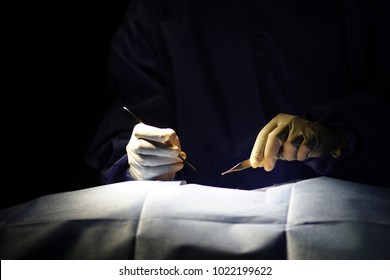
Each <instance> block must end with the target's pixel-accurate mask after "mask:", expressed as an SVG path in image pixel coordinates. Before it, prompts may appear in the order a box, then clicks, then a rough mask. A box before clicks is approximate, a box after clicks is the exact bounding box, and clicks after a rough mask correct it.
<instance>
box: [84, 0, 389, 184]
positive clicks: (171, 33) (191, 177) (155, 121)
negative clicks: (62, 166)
mask: <svg viewBox="0 0 390 280" xmlns="http://www.w3.org/2000/svg"><path fill="white" fill-rule="evenodd" d="M389 2H390V1H387V0H377V1H375V0H367V1H365V0H317V1H312V0H295V1H291V0H275V1H271V0H268V1H264V0H224V1H222V0H196V1H192V0H177V1H175V0H140V1H137V0H134V1H132V3H131V5H130V7H129V9H128V11H127V13H126V15H125V18H124V21H123V24H122V25H121V26H120V27H119V29H118V31H117V32H116V33H115V35H114V36H113V38H112V48H111V52H110V55H109V75H110V79H111V87H112V93H113V94H115V96H116V100H115V102H114V104H113V105H112V107H110V109H109V110H108V112H107V115H106V116H105V117H104V118H103V120H102V123H101V126H100V128H99V129H98V131H97V133H96V137H95V139H94V140H93V141H92V143H91V146H90V149H89V150H88V152H87V155H86V158H87V161H88V163H89V164H90V165H91V166H92V167H94V168H96V170H97V171H98V172H100V174H101V177H102V183H103V184H106V183H114V182H118V181H124V180H131V178H130V177H129V174H128V168H129V166H128V163H127V156H126V150H125V147H126V144H127V143H128V141H129V139H130V136H131V132H132V128H133V126H134V125H135V124H136V122H135V121H134V120H132V119H131V117H130V116H129V114H128V113H126V112H125V111H124V110H123V108H122V107H123V106H127V107H128V108H130V109H131V110H132V111H134V113H135V114H136V115H138V116H139V117H140V118H141V119H142V120H143V121H144V122H145V123H147V124H149V125H153V126H158V127H163V128H165V127H170V128H173V129H174V130H175V131H176V132H177V134H178V137H179V139H180V141H181V146H182V149H183V151H185V152H186V153H187V159H188V160H189V161H190V162H191V163H192V164H193V165H195V166H196V167H197V169H198V172H194V171H193V170H192V169H191V168H189V167H188V166H185V167H184V168H183V169H182V171H181V172H179V173H178V178H177V179H184V180H186V181H187V182H188V183H197V184H205V185H209V186H218V187H226V188H240V189H255V188H261V187H264V186H270V185H274V184H279V183H283V182H288V181H292V180H300V179H307V178H312V177H318V176H330V177H335V178H340V179H345V180H351V181H358V182H363V183H368V184H374V185H380V186H387V187H388V186H390V185H389V184H390V180H389V179H390V170H389V166H390V165H389V159H390V153H389V150H390V149H389V144H388V142H389V132H390V125H389V124H390V121H389V116H388V115H389V112H390V110H389V92H390V90H389V88H390V87H389V85H390V83H389V81H390V56H389V52H390V44H389V38H390V32H389V28H390V22H389V19H390V10H389V6H390V3H389ZM278 113H288V114H295V115H300V116H303V117H305V118H308V119H310V120H313V121H319V122H321V123H323V124H325V125H327V126H338V127H341V128H343V129H345V131H346V132H347V133H348V135H349V136H350V142H349V143H348V145H347V147H345V149H344V150H343V155H342V156H340V157H339V158H337V159H333V158H331V157H324V158H320V159H308V160H306V161H304V162H299V161H290V162H287V161H282V160H279V161H277V163H276V167H275V169H274V170H273V171H271V172H266V171H264V170H263V169H262V168H257V169H252V168H250V169H247V170H245V171H241V172H234V173H231V174H227V175H224V176H221V172H223V171H225V170H227V169H229V168H230V167H232V166H233V165H235V164H236V163H238V162H240V161H241V160H244V159H247V158H249V156H250V152H251V149H252V147H253V144H254V142H255V139H256V137H257V135H258V133H259V131H260V130H261V128H262V127H263V126H264V125H265V124H266V123H267V122H269V121H270V120H271V119H272V118H273V117H274V116H276V115H277V114H278Z"/></svg>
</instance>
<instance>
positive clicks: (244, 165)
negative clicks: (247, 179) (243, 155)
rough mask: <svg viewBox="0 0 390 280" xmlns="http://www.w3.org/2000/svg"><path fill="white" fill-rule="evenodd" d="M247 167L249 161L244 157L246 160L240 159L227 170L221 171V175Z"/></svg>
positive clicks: (249, 164)
mask: <svg viewBox="0 0 390 280" xmlns="http://www.w3.org/2000/svg"><path fill="white" fill-rule="evenodd" d="M249 167H251V163H250V161H249V159H246V160H244V161H241V162H240V163H238V164H236V165H235V166H233V167H232V168H230V169H229V170H226V171H225V172H222V173H221V175H225V174H228V173H230V172H235V171H241V170H244V169H247V168H249Z"/></svg>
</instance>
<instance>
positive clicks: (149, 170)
mask: <svg viewBox="0 0 390 280" xmlns="http://www.w3.org/2000/svg"><path fill="white" fill-rule="evenodd" d="M126 152H127V156H128V162H129V165H130V174H131V176H132V177H133V178H134V179H136V180H152V179H153V180H154V179H155V180H173V178H174V177H175V173H176V172H177V171H179V170H180V169H182V168H183V161H182V160H181V159H180V158H179V155H180V156H181V157H182V158H183V159H185V158H186V154H185V153H184V152H183V151H181V147H180V141H179V138H178V137H177V135H176V133H175V131H174V130H172V129H170V128H157V127H154V126H149V125H146V124H143V123H139V124H137V125H136V126H134V129H133V133H132V135H131V138H130V141H129V143H128V144H127V146H126Z"/></svg>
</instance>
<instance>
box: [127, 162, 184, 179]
mask: <svg viewBox="0 0 390 280" xmlns="http://www.w3.org/2000/svg"><path fill="white" fill-rule="evenodd" d="M182 168H183V163H182V162H178V163H174V164H168V165H159V166H148V167H145V166H138V165H131V166H130V174H131V176H132V177H133V178H135V179H136V180H151V179H156V178H158V177H159V176H161V177H164V178H167V179H172V178H173V177H174V175H175V173H176V172H178V171H179V170H181V169H182Z"/></svg>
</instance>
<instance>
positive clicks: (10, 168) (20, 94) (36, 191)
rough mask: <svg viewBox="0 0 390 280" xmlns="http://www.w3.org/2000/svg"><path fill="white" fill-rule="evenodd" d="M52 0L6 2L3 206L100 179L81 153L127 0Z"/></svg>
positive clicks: (101, 99)
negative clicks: (47, 0) (9, 5)
mask: <svg viewBox="0 0 390 280" xmlns="http://www.w3.org/2000/svg"><path fill="white" fill-rule="evenodd" d="M54 2H55V3H48V4H45V5H39V4H37V3H29V4H27V5H24V4H22V3H19V2H18V3H16V6H15V7H12V8H9V9H8V10H7V9H4V11H5V12H6V11H8V12H9V14H8V19H7V21H6V23H5V24H4V26H3V28H4V29H5V31H4V32H3V36H2V37H3V38H2V42H3V43H2V45H3V55H4V57H3V58H4V60H3V62H5V63H4V64H3V67H4V68H3V71H4V70H5V71H4V72H5V74H3V78H4V80H3V81H4V83H3V87H2V88H3V102H2V136H1V137H2V139H3V141H2V143H3V144H2V147H3V152H2V166H3V167H2V170H3V172H2V174H3V176H2V187H1V189H2V191H1V205H0V206H1V208H4V207H9V206H13V205H16V204H19V203H22V202H26V201H28V200H31V199H34V198H37V197H39V196H41V195H46V194H51V193H58V192H63V191H72V190H77V189H83V188H88V187H94V186H97V185H99V180H98V176H97V174H95V173H94V172H93V171H92V170H90V169H89V168H88V166H87V165H86V163H85V161H84V155H85V152H86V149H87V147H88V145H89V144H90V141H91V140H92V137H93V135H94V133H95V131H96V129H97V126H98V124H99V121H100V119H101V117H102V115H103V114H104V112H105V111H106V110H107V109H108V106H109V103H110V101H111V100H112V96H110V93H109V92H108V80H107V54H108V49H109V44H110V40H111V36H112V34H113V32H114V31H115V29H116V28H117V26H118V25H119V23H120V21H121V20H122V18H123V14H124V12H125V10H126V8H127V7H128V5H129V4H130V2H131V1H130V0H111V1H107V0H105V1H99V2H93V1H75V0H71V1H62V2H61V1H58V2H57V1H54Z"/></svg>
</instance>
